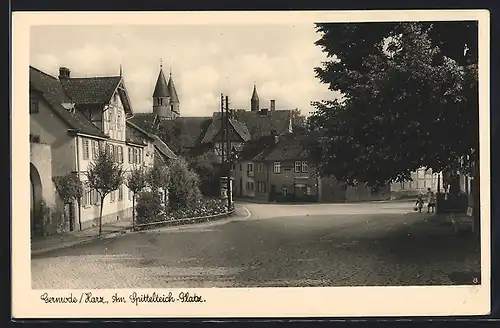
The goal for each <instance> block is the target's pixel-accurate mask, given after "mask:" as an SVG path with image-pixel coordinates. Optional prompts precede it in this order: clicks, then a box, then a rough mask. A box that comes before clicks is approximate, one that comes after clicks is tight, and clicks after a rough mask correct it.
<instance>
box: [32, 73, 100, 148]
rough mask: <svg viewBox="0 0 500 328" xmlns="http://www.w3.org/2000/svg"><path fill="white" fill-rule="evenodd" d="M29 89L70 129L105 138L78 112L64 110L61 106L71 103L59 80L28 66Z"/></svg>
mask: <svg viewBox="0 0 500 328" xmlns="http://www.w3.org/2000/svg"><path fill="white" fill-rule="evenodd" d="M30 87H31V88H32V89H34V90H37V91H38V92H39V93H40V94H41V96H42V97H43V98H44V99H45V100H46V101H47V102H48V103H49V105H50V106H51V108H52V109H53V110H54V111H55V112H56V113H57V114H58V116H59V117H60V118H61V119H62V120H63V121H64V122H66V123H67V124H68V125H69V127H70V128H72V129H75V130H76V131H77V132H80V133H85V134H88V135H93V136H97V137H101V138H103V137H104V138H106V137H107V136H106V135H105V134H104V133H103V132H102V131H101V130H100V129H99V128H98V127H96V126H95V125H94V124H93V123H92V122H91V121H90V120H89V119H88V118H86V117H85V116H84V115H83V114H82V113H81V112H80V111H78V110H75V111H73V112H70V111H68V110H67V109H65V108H64V106H63V104H68V103H72V99H71V98H70V97H69V96H68V94H67V93H66V92H65V90H64V88H63V87H62V85H61V83H60V82H59V80H58V79H57V78H55V77H53V76H51V75H49V74H47V73H44V72H42V71H41V70H39V69H37V68H35V67H33V66H30Z"/></svg>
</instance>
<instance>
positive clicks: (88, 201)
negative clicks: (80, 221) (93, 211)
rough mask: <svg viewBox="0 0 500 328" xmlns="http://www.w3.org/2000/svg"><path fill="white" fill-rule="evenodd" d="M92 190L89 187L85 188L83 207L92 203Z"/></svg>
mask: <svg viewBox="0 0 500 328" xmlns="http://www.w3.org/2000/svg"><path fill="white" fill-rule="evenodd" d="M91 200H92V198H91V192H90V190H89V189H87V188H84V189H83V197H82V206H83V207H89V206H90V204H91Z"/></svg>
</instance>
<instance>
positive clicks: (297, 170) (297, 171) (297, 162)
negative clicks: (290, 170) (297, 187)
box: [295, 161, 300, 173]
mask: <svg viewBox="0 0 500 328" xmlns="http://www.w3.org/2000/svg"><path fill="white" fill-rule="evenodd" d="M299 172H300V162H299V161H295V173H299Z"/></svg>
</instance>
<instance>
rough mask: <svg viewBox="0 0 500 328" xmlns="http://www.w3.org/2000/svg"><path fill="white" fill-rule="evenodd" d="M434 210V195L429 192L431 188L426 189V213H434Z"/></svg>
mask: <svg viewBox="0 0 500 328" xmlns="http://www.w3.org/2000/svg"><path fill="white" fill-rule="evenodd" d="M435 208H436V195H435V194H434V192H433V191H432V190H431V188H427V213H430V211H431V210H432V213H434V209H435Z"/></svg>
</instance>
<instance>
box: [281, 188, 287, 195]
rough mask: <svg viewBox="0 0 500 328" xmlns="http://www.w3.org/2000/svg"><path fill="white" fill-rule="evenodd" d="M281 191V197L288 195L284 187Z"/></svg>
mask: <svg viewBox="0 0 500 328" xmlns="http://www.w3.org/2000/svg"><path fill="white" fill-rule="evenodd" d="M281 191H282V192H283V196H286V195H288V189H287V188H286V187H283V188H282V189H281Z"/></svg>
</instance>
